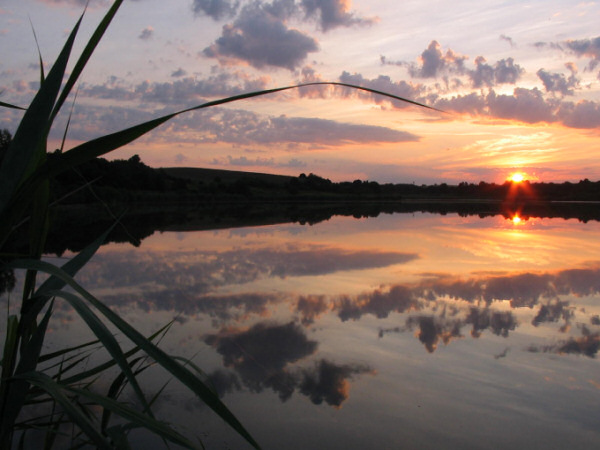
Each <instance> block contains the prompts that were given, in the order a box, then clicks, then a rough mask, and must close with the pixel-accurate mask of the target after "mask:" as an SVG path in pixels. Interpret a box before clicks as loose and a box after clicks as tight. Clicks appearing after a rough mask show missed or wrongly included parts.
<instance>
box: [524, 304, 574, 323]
mask: <svg viewBox="0 0 600 450" xmlns="http://www.w3.org/2000/svg"><path fill="white" fill-rule="evenodd" d="M574 316H575V312H574V311H573V309H572V308H571V307H569V302H561V301H559V300H557V301H555V302H552V303H547V304H545V305H541V306H540V310H539V311H538V313H537V315H536V316H535V317H534V318H533V320H532V321H531V324H532V325H533V326H536V327H537V326H539V325H540V324H542V323H546V322H558V320H559V319H563V320H564V321H565V327H566V326H568V324H569V322H570V320H571V319H572V318H573V317H574Z"/></svg>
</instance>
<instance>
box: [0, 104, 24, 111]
mask: <svg viewBox="0 0 600 450" xmlns="http://www.w3.org/2000/svg"><path fill="white" fill-rule="evenodd" d="M0 106H2V107H4V108H11V109H19V110H21V111H26V110H27V109H26V108H22V107H20V106H16V105H11V104H10V103H6V102H0Z"/></svg>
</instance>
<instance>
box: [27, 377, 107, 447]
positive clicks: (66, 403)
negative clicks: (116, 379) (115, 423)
mask: <svg viewBox="0 0 600 450" xmlns="http://www.w3.org/2000/svg"><path fill="white" fill-rule="evenodd" d="M19 378H20V379H22V380H24V381H26V382H28V383H31V384H33V385H35V386H37V387H39V388H40V389H43V390H44V391H45V392H47V393H48V394H49V395H50V396H51V397H52V398H54V399H55V400H56V401H57V402H58V403H59V404H60V405H61V406H62V408H63V409H64V410H65V413H66V414H67V415H68V416H69V417H70V418H71V420H72V421H73V423H75V424H76V425H77V426H78V427H79V428H80V429H81V430H82V431H83V432H84V433H85V434H86V435H87V436H88V437H89V438H90V439H91V440H92V442H93V443H94V445H95V446H96V447H98V448H101V449H106V450H111V449H112V448H113V447H112V446H111V445H110V442H109V441H108V440H107V439H106V438H105V437H104V436H102V434H101V433H100V432H98V431H97V430H96V427H95V425H94V424H93V423H92V421H91V420H90V419H89V418H88V417H87V416H86V415H85V414H84V413H82V412H81V411H80V410H79V409H78V408H77V407H76V406H75V405H74V404H73V402H72V401H71V400H70V399H69V398H68V397H67V396H66V395H65V393H64V388H63V386H62V385H60V384H59V383H57V382H55V381H54V380H52V378H50V377H49V376H48V375H46V374H43V373H40V372H27V373H23V374H20V375H19Z"/></svg>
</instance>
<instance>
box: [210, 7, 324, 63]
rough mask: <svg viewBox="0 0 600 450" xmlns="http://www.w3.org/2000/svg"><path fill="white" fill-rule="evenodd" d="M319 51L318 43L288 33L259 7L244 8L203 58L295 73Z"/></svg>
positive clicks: (279, 21) (226, 26)
mask: <svg viewBox="0 0 600 450" xmlns="http://www.w3.org/2000/svg"><path fill="white" fill-rule="evenodd" d="M317 50H318V45H317V41H315V40H314V39H313V38H311V37H310V36H308V35H306V34H304V33H302V32H300V31H298V30H294V29H290V28H288V27H287V25H286V24H285V23H284V22H283V21H282V20H281V19H280V18H278V17H276V16H274V15H273V14H271V13H270V12H269V11H268V10H267V9H265V8H263V7H261V5H260V4H259V3H252V4H249V5H247V6H245V7H244V8H243V9H242V11H241V12H240V14H239V16H238V17H237V18H236V19H235V21H234V22H233V24H228V25H225V26H224V27H223V31H222V34H221V37H219V38H218V39H217V40H216V41H215V42H214V43H213V44H212V45H211V46H210V47H207V48H206V49H204V54H205V55H206V56H208V57H211V58H218V59H221V60H237V61H243V62H246V63H248V64H250V65H252V66H254V67H257V68H263V67H266V66H272V67H281V68H285V69H289V70H294V69H295V68H297V67H298V66H300V65H301V64H302V62H303V61H304V60H305V59H306V57H307V56H308V54H309V53H312V52H316V51H317Z"/></svg>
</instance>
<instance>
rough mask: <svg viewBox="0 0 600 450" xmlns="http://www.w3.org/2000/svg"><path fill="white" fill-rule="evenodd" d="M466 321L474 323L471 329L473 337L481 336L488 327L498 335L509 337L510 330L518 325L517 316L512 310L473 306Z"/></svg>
mask: <svg viewBox="0 0 600 450" xmlns="http://www.w3.org/2000/svg"><path fill="white" fill-rule="evenodd" d="M465 323H466V324H471V325H473V329H472V330H471V336H473V337H479V336H481V332H482V331H484V330H487V329H489V330H491V332H492V333H494V334H495V335H496V336H502V337H508V332H509V331H512V330H514V329H515V328H516V327H517V318H516V317H515V316H514V315H513V314H512V312H510V311H492V310H490V309H488V308H486V309H480V308H475V307H471V308H470V311H469V314H468V316H467V318H466V320H465Z"/></svg>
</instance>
